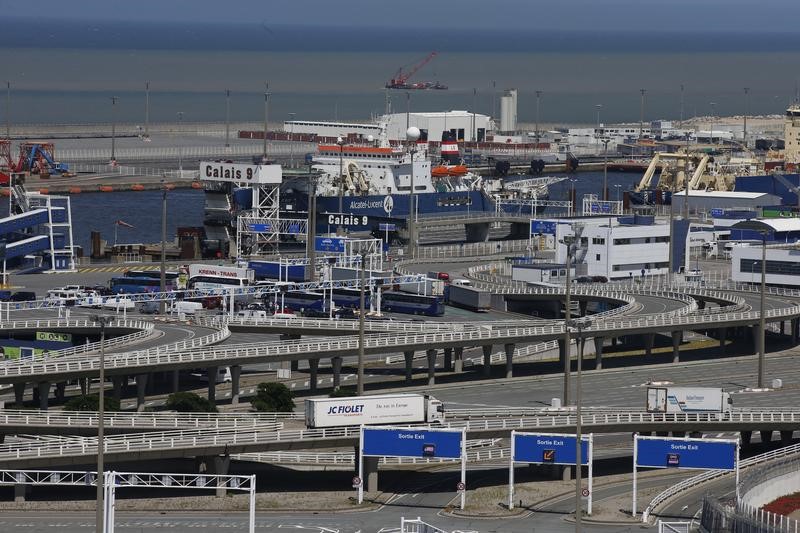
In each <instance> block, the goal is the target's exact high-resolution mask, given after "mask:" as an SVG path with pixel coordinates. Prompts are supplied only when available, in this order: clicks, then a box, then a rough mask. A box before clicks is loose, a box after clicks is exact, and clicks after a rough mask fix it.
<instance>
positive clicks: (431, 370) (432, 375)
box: [425, 348, 437, 386]
mask: <svg viewBox="0 0 800 533" xmlns="http://www.w3.org/2000/svg"><path fill="white" fill-rule="evenodd" d="M436 353H437V351H436V349H435V348H431V349H430V350H427V351H426V352H425V355H427V356H428V386H433V385H436Z"/></svg>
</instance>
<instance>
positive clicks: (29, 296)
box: [8, 291, 36, 302]
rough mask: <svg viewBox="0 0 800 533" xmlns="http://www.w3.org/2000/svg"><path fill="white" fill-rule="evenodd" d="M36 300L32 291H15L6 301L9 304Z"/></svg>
mask: <svg viewBox="0 0 800 533" xmlns="http://www.w3.org/2000/svg"><path fill="white" fill-rule="evenodd" d="M34 300H36V293H35V292H33V291H17V292H15V293H14V294H12V295H11V297H10V298H9V299H8V301H9V302H32V301H34Z"/></svg>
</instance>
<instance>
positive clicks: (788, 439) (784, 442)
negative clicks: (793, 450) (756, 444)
mask: <svg viewBox="0 0 800 533" xmlns="http://www.w3.org/2000/svg"><path fill="white" fill-rule="evenodd" d="M793 434H794V431H781V446H788V445H789V444H791V443H792V435H793Z"/></svg>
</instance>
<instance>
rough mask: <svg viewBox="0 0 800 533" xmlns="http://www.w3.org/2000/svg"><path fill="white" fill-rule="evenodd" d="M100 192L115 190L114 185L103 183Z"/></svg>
mask: <svg viewBox="0 0 800 533" xmlns="http://www.w3.org/2000/svg"><path fill="white" fill-rule="evenodd" d="M100 192H114V187H112V186H111V185H101V186H100Z"/></svg>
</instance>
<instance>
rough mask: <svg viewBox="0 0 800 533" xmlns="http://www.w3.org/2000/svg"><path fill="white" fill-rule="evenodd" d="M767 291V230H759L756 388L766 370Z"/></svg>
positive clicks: (761, 386) (762, 379)
mask: <svg viewBox="0 0 800 533" xmlns="http://www.w3.org/2000/svg"><path fill="white" fill-rule="evenodd" d="M766 292H767V232H766V231H763V232H761V300H760V302H759V310H758V330H759V334H758V388H763V387H764V374H765V372H766V365H767V361H766V352H765V348H766V347H765V341H766V335H767V321H766V317H765V316H764V314H765V312H766V300H765V298H766V296H765V295H766Z"/></svg>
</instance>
